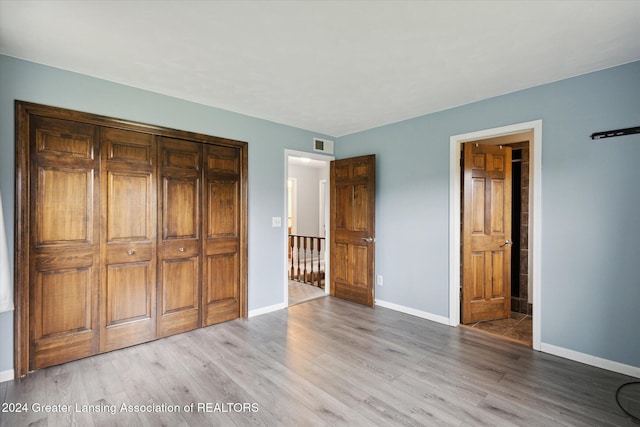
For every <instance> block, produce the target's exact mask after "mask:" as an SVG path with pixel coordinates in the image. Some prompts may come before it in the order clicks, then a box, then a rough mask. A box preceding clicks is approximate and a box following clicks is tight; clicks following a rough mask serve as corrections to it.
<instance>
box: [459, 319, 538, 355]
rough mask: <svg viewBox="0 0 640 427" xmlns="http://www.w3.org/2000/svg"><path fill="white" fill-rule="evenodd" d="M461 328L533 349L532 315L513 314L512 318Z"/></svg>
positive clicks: (472, 324)
mask: <svg viewBox="0 0 640 427" xmlns="http://www.w3.org/2000/svg"><path fill="white" fill-rule="evenodd" d="M459 326H461V327H463V328H465V329H469V330H473V331H477V332H480V333H483V334H487V335H493V336H495V337H498V338H502V339H504V340H508V341H512V342H515V343H518V344H522V345H524V346H527V347H532V341H533V340H532V335H533V334H532V327H533V317H532V316H530V315H526V314H522V313H516V312H511V316H510V317H509V318H506V319H498V320H486V321H483V322H476V323H470V324H468V325H463V324H460V325H459Z"/></svg>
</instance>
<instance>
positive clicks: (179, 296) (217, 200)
mask: <svg viewBox="0 0 640 427" xmlns="http://www.w3.org/2000/svg"><path fill="white" fill-rule="evenodd" d="M15 106H16V109H15V112H16V180H15V182H16V216H15V217H16V220H15V227H16V230H18V234H17V235H16V239H15V254H16V257H15V288H14V296H15V300H16V311H15V313H16V317H15V322H14V325H15V330H14V335H15V343H16V344H15V348H14V360H15V372H16V375H17V376H24V375H26V374H27V373H28V372H29V371H30V370H33V369H39V368H41V367H45V366H51V365H54V364H59V363H64V362H67V361H70V360H76V359H78V358H82V357H87V356H89V355H93V354H96V353H100V352H105V351H112V350H115V349H118V348H122V347H126V346H130V345H135V344H139V343H142V342H146V341H149V340H153V339H156V338H160V337H163V336H167V335H171V334H175V333H179V332H183V331H185V330H191V329H193V328H197V327H200V326H202V325H203V324H206V325H209V324H213V323H217V322H222V321H226V320H230V319H234V318H237V317H246V316H247V314H248V310H247V290H246V288H247V274H248V264H247V258H248V251H247V244H248V240H247V230H248V224H247V171H248V169H247V167H248V147H247V143H245V142H242V141H233V140H229V139H225V138H218V137H213V136H208V135H202V134H197V133H191V132H186V131H180V130H175V129H168V128H163V127H158V126H153V125H146V124H141V123H134V122H129V121H125V120H120V119H116V118H111V117H104V116H98V115H94V114H89V113H82V112H78V111H73V110H67V109H62V108H57V107H49V106H44V105H38V104H33V103H28V102H23V101H16V104H15ZM205 155H206V158H205ZM205 182H206V184H207V185H206V186H205V185H203V183H205ZM203 217H204V218H203ZM203 236H206V237H207V241H206V242H205V240H204V239H203ZM205 243H206V244H205ZM205 255H206V258H205ZM203 282H205V283H204V284H203ZM203 289H204V290H203ZM156 297H157V298H156ZM203 301H204V304H206V306H205V310H206V312H205V314H204V315H202V314H201V310H200V307H201V305H202V304H203Z"/></svg>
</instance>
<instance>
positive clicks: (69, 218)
mask: <svg viewBox="0 0 640 427" xmlns="http://www.w3.org/2000/svg"><path fill="white" fill-rule="evenodd" d="M97 139H98V134H97V128H96V127H94V126H92V125H87V124H81V123H75V122H71V121H67V120H59V119H53V118H46V117H39V116H32V118H31V120H30V122H29V150H30V152H31V159H32V161H31V166H30V167H31V170H30V175H31V180H30V186H31V188H30V197H29V204H30V206H31V207H32V209H33V211H30V212H29V213H30V220H29V227H30V229H31V232H30V233H29V236H28V238H29V239H30V244H29V246H30V251H31V252H30V254H29V257H30V260H31V262H30V263H29V266H28V268H29V295H30V296H31V297H30V300H29V345H30V348H29V368H30V369H38V368H41V367H45V366H50V365H55V364H59V363H64V362H67V361H70V360H74V359H79V358H81V357H86V356H89V355H92V354H94V353H96V351H97V345H98V310H97V307H98V283H99V265H100V264H99V261H100V259H99V254H100V244H99V236H100V229H99V221H97V219H96V218H97V217H98V215H96V214H97V212H98V210H99V204H98V198H96V197H94V195H95V194H98V193H99V191H100V176H99V169H100V168H99V163H98V160H97V158H98V141H97ZM20 231H21V233H24V230H20ZM16 256H17V255H16Z"/></svg>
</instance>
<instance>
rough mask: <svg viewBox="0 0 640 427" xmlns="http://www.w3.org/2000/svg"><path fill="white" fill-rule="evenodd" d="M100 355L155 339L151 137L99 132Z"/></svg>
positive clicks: (153, 154) (119, 131) (152, 153)
mask: <svg viewBox="0 0 640 427" xmlns="http://www.w3.org/2000/svg"><path fill="white" fill-rule="evenodd" d="M101 138H102V141H101V142H102V150H103V151H102V173H103V193H102V194H103V197H104V200H103V203H102V215H103V218H104V221H103V223H102V227H103V229H102V236H103V237H102V245H103V251H102V252H103V256H104V265H103V268H102V291H101V302H100V309H101V316H100V318H101V326H102V327H101V340H100V350H101V351H110V350H114V349H117V348H122V347H127V346H130V345H134V344H138V343H141V342H145V341H149V340H152V339H154V338H155V335H156V329H155V328H156V324H155V323H156V322H155V319H156V316H155V295H156V247H155V246H156V237H155V227H156V210H155V205H156V195H155V191H156V186H155V179H154V178H155V170H154V167H155V165H154V163H155V162H154V158H155V152H156V143H155V137H154V136H153V135H148V134H144V133H139V132H131V131H123V130H118V129H108V128H103V129H102V133H101Z"/></svg>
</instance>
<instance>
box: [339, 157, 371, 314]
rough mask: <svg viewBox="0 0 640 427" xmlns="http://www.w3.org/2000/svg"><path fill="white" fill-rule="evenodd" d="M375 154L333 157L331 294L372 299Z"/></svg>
mask: <svg viewBox="0 0 640 427" xmlns="http://www.w3.org/2000/svg"><path fill="white" fill-rule="evenodd" d="M375 177H376V163H375V155H373V154H371V155H368V156H361V157H354V158H349V159H341V160H335V161H332V162H331V167H330V188H331V202H330V207H331V234H330V237H331V238H330V243H329V244H330V245H331V250H330V255H331V265H332V266H334V267H333V268H331V287H330V289H331V295H332V296H335V297H338V298H344V299H346V300H349V301H353V302H357V303H360V304H364V305H368V306H370V307H373V304H374V302H375V298H374V294H375V287H374V274H375V266H374V262H375V229H376V227H375V206H376V203H375V188H376V179H375Z"/></svg>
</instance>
